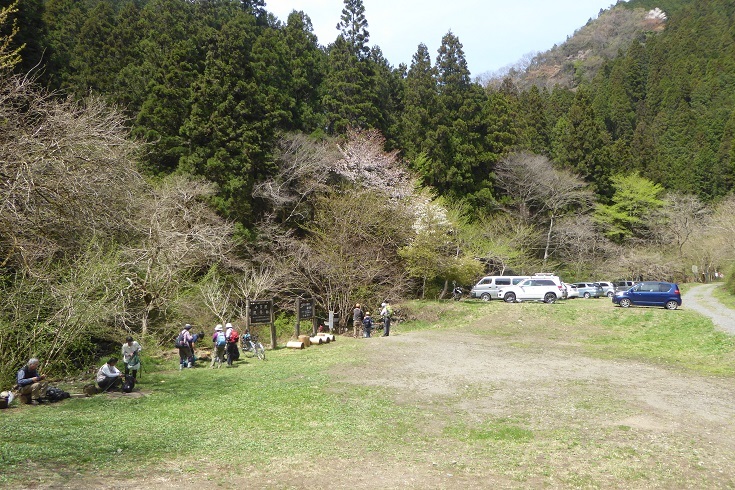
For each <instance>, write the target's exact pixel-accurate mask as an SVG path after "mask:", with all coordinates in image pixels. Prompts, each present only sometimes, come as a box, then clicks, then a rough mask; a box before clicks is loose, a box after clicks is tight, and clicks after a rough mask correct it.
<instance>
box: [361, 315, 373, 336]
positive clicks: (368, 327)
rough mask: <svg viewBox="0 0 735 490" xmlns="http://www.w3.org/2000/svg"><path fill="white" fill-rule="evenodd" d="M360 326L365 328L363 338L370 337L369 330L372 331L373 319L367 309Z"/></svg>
mask: <svg viewBox="0 0 735 490" xmlns="http://www.w3.org/2000/svg"><path fill="white" fill-rule="evenodd" d="M362 328H363V329H365V338H366V339H368V338H370V332H372V331H373V319H372V317H371V316H370V312H369V311H368V312H367V313H365V318H363V319H362Z"/></svg>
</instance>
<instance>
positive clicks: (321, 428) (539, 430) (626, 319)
mask: <svg viewBox="0 0 735 490" xmlns="http://www.w3.org/2000/svg"><path fill="white" fill-rule="evenodd" d="M400 310H401V314H402V315H403V316H404V317H406V318H408V319H409V320H408V321H405V322H401V323H399V324H398V325H395V326H394V327H393V329H394V330H396V331H398V332H400V333H401V334H404V333H406V332H411V331H414V332H423V331H446V332H447V333H448V334H450V333H451V334H453V335H454V334H457V333H459V334H460V335H461V334H462V333H464V332H466V333H470V334H475V335H481V336H483V337H486V338H490V339H492V340H493V342H497V343H499V344H504V345H508V346H511V347H513V348H518V349H524V351H527V352H531V353H533V352H534V350H539V351H544V350H548V349H556V350H559V351H564V352H568V353H570V354H571V355H584V356H593V357H599V358H604V359H623V360H634V361H640V362H642V363H653V364H657V365H664V366H666V367H667V368H671V369H675V370H681V371H691V372H693V373H701V374H705V375H718V376H733V375H734V374H735V344H734V343H733V340H732V337H730V336H728V335H726V334H723V333H719V332H717V331H715V329H714V328H713V325H712V323H711V322H710V321H709V320H708V319H706V318H704V317H702V316H700V315H698V314H696V313H694V312H690V311H686V309H681V310H678V311H667V310H664V309H662V308H630V309H623V308H618V307H614V306H612V305H611V304H610V301H609V300H607V299H600V300H573V301H566V302H559V303H557V304H554V305H546V304H541V303H523V304H512V305H511V304H505V303H502V302H499V301H493V302H489V303H484V302H480V301H461V302H452V301H444V302H435V301H412V302H408V303H405V304H402V305H400ZM371 345H373V346H374V345H376V344H374V343H370V342H365V341H362V340H353V339H345V338H341V339H340V340H339V341H338V342H335V343H333V344H329V345H326V346H321V347H315V348H310V349H306V350H303V351H293V350H286V349H278V350H275V351H269V352H268V361H265V362H261V361H258V360H254V359H247V360H246V361H245V362H242V363H240V364H238V365H236V367H234V368H222V369H218V370H210V369H208V368H197V369H191V370H184V371H181V372H180V371H178V370H177V369H176V366H177V361H176V360H162V359H161V358H153V359H149V360H148V361H149V362H148V364H147V365H146V370H145V371H144V373H143V379H142V383H140V384H139V388H140V389H141V390H143V391H144V392H145V393H147V395H146V396H143V397H140V398H135V399H132V398H127V397H121V398H113V397H108V396H95V397H92V398H82V399H72V400H66V401H64V402H62V403H59V404H56V405H53V406H47V407H21V408H13V409H11V410H7V411H3V412H2V413H0V416H1V417H2V423H1V424H0V460H1V461H2V462H3V464H2V466H0V483H1V484H4V485H5V486H7V487H13V486H18V485H19V484H21V483H22V484H29V482H28V475H33V478H35V480H34V481H35V483H37V484H40V483H43V482H44V481H46V480H44V479H47V478H52V477H53V478H57V480H54V481H55V482H56V483H60V484H61V485H63V484H65V483H66V482H69V481H73V480H74V479H75V478H77V476H76V475H77V474H79V473H81V474H82V475H85V474H97V473H100V474H102V475H105V474H108V475H111V476H120V475H133V474H159V473H160V472H162V471H163V472H167V471H169V472H170V471H172V468H179V469H180V471H184V472H188V471H192V472H194V471H196V470H195V469H194V468H196V466H197V464H200V463H201V462H204V464H209V465H215V466H216V465H218V464H222V463H220V462H219V461H220V459H221V458H220V456H221V455H222V454H224V453H223V451H226V454H227V461H228V465H229V467H230V468H232V469H231V470H230V471H231V472H235V473H237V472H241V471H247V468H249V467H259V468H267V467H268V465H269V464H271V463H272V462H274V461H279V462H283V461H314V460H329V459H330V458H335V457H339V456H344V457H347V458H352V459H353V460H354V461H359V460H360V458H361V455H362V454H391V455H393V457H394V458H395V459H397V460H401V459H402V460H404V461H409V462H412V463H413V464H420V461H421V459H422V458H427V457H431V456H428V455H431V454H434V451H435V450H436V448H437V447H444V446H443V445H446V447H447V448H453V449H455V454H457V453H462V452H463V451H465V450H466V451H467V454H468V455H471V456H472V457H474V458H476V460H477V461H485V460H488V461H492V462H493V463H492V465H491V466H492V468H493V470H498V471H501V472H504V473H505V474H506V475H508V476H509V477H510V478H512V479H513V480H514V481H517V482H525V481H530V482H533V481H536V480H535V479H536V478H544V477H545V475H546V474H547V473H549V474H553V473H554V471H558V469H555V468H557V467H556V466H555V464H552V463H544V462H543V461H541V460H540V462H537V463H533V465H532V466H527V465H528V464H529V461H530V460H529V454H533V453H538V454H544V453H546V452H549V454H566V453H567V452H569V456H568V457H569V458H570V459H571V460H572V461H573V460H574V458H575V454H576V453H575V452H581V451H585V450H590V449H592V450H593V451H597V450H599V448H598V447H597V446H596V444H600V443H599V442H598V441H604V440H605V434H606V433H605V431H606V430H607V431H611V433H612V431H614V433H616V434H617V437H623V438H624V442H627V439H625V438H628V437H629V438H631V441H635V439H633V438H634V437H635V436H636V432H637V430H635V429H631V427H630V426H628V425H625V424H619V425H616V426H614V427H610V428H601V429H599V428H598V429H597V432H594V433H593V434H592V436H590V433H588V432H587V431H586V429H583V428H582V426H581V424H582V423H581V422H580V423H579V424H578V423H577V422H576V421H570V422H560V426H559V427H554V428H551V427H548V426H547V427H544V426H538V425H534V423H533V420H532V419H531V418H524V417H527V416H528V415H523V413H524V412H523V410H522V407H519V411H518V414H519V415H518V416H514V417H513V418H507V417H500V416H497V417H496V416H493V415H491V414H488V416H487V417H484V418H482V419H480V420H474V421H472V422H470V421H467V420H464V419H462V417H461V415H459V414H454V412H452V413H450V414H446V413H445V414H442V416H443V417H444V418H445V419H444V418H443V419H441V422H440V423H439V424H438V425H437V427H438V429H439V430H435V427H434V422H433V421H434V420H437V421H439V420H438V419H434V418H433V417H434V415H435V414H434V413H433V412H431V413H426V411H425V410H422V409H421V408H420V407H419V406H415V405H414V404H410V403H409V404H399V403H396V402H395V401H394V400H395V396H396V393H394V392H393V391H391V390H390V389H389V388H376V387H365V386H362V385H360V384H357V383H349V382H347V381H346V380H345V379H344V377H343V376H342V373H344V374H345V375H346V376H353V377H354V376H366V377H375V376H381V375H382V373H381V372H379V369H380V368H379V367H376V366H371V365H369V364H368V361H367V359H368V358H367V354H366V349H367V348H369V347H370V346H371ZM356 373H358V374H356ZM488 389H489V388H488V387H487V386H473V387H470V388H468V389H467V390H466V391H465V392H461V393H460V394H459V395H458V397H459V399H458V400H449V401H446V406H451V404H452V403H457V402H458V401H471V400H473V399H475V398H483V397H485V398H486V397H488V396H491V395H489V393H488V392H487V390H488ZM565 389H566V390H567V393H568V394H569V400H568V401H567V404H568V406H569V407H571V408H573V410H574V413H576V414H578V416H580V417H594V416H601V415H600V414H607V413H619V414H623V415H624V414H627V413H628V411H627V409H626V408H625V405H621V404H620V403H621V402H620V401H615V400H607V399H606V398H600V396H598V395H596V394H595V393H596V392H595V389H596V385H595V384H594V382H593V381H589V382H588V381H587V380H580V381H577V382H575V383H572V384H570V385H569V386H567V387H566V388H565ZM444 403H445V401H441V400H439V401H438V403H437V405H436V407H437V408H435V409H436V410H441V409H440V408H439V407H440V406H444ZM616 404H617V405H616ZM429 415H431V417H429ZM621 417H622V415H621ZM570 420H572V419H570ZM565 424H566V425H565ZM620 434H622V435H623V436H621V435H620ZM226 441H234V442H230V443H228V444H225V442H226ZM456 448H461V449H459V450H457V449H456ZM623 449H624V448H621V449H620V450H621V451H622V450H623ZM610 451H612V450H607V449H604V450H600V452H601V454H607V455H608V456H606V457H608V458H612V459H615V458H614V456H615V453H611V452H610ZM621 454H622V453H621ZM626 457H627V456H626V455H625V454H622V455H621V456H620V459H621V460H624V459H625V458H626ZM417 462H419V463H417ZM593 463H594V464H598V463H599V464H605V465H607V464H614V463H607V462H604V461H602V462H595V461H593V462H592V463H589V464H590V465H592V466H590V467H588V468H587V469H586V473H584V474H582V473H580V475H579V478H580V480H573V479H570V480H568V481H566V482H565V485H566V484H568V485H570V486H577V487H585V486H595V484H596V483H599V482H600V481H599V480H594V478H593V475H594V471H595V470H594V464H593ZM636 468H637V467H632V468H631V469H630V471H628V472H627V473H626V471H623V469H622V468H621V470H620V472H621V475H622V476H621V477H620V478H622V479H623V480H625V481H639V479H640V474H641V473H637V472H636V471H639V470H638V469H636ZM457 469H459V468H457ZM641 471H642V470H641ZM57 472H58V473H59V474H60V475H61V476H60V477H56V476H53V475H54V474H55V473H57ZM557 476H558V473H557ZM570 478H572V477H570ZM590 478H592V479H590ZM616 481H619V480H616Z"/></svg>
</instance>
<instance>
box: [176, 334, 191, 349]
mask: <svg viewBox="0 0 735 490" xmlns="http://www.w3.org/2000/svg"><path fill="white" fill-rule="evenodd" d="M174 346H175V347H188V346H189V344H187V343H186V341H185V340H184V332H181V333H180V334H179V336H178V337H176V341H175V343H174Z"/></svg>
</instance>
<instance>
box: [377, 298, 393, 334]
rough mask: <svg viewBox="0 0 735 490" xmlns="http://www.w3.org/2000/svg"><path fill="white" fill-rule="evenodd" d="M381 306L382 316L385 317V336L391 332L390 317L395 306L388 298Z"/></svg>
mask: <svg viewBox="0 0 735 490" xmlns="http://www.w3.org/2000/svg"><path fill="white" fill-rule="evenodd" d="M380 307H381V308H382V310H380V316H382V317H383V337H387V336H388V335H389V334H390V317H391V316H393V308H392V307H391V306H390V303H389V302H388V301H387V300H386V301H385V303H383V304H381V305H380Z"/></svg>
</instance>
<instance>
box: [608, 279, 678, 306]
mask: <svg viewBox="0 0 735 490" xmlns="http://www.w3.org/2000/svg"><path fill="white" fill-rule="evenodd" d="M612 302H613V303H614V304H616V305H620V306H622V307H623V308H628V307H629V306H631V305H635V306H663V307H664V308H666V309H667V310H675V309H677V308H678V307H679V306H681V292H680V291H679V285H678V284H674V283H672V282H659V281H643V282H639V283H638V284H636V285H635V286H632V287H631V288H629V289H627V290H625V291H618V292H617V293H615V296H613V298H612Z"/></svg>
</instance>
